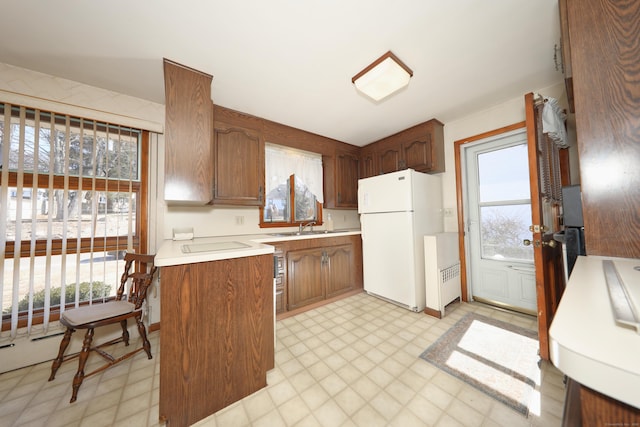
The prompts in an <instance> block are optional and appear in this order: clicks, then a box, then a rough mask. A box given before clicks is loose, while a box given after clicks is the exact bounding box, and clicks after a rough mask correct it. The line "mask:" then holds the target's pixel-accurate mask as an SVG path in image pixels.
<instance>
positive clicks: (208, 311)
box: [160, 255, 274, 426]
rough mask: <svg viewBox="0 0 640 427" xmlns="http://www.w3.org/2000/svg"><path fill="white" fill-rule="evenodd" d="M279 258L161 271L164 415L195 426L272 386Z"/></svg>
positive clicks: (174, 422) (174, 421)
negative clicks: (275, 278) (268, 379)
mask: <svg viewBox="0 0 640 427" xmlns="http://www.w3.org/2000/svg"><path fill="white" fill-rule="evenodd" d="M272 275H273V257H272V256H271V255H261V256H257V257H247V258H237V259H231V260H222V261H213V262H206V263H197V264H187V265H179V266H172V267H163V268H162V269H161V283H162V292H163V298H161V328H160V349H161V350H160V354H161V355H162V363H161V364H160V417H161V419H163V420H168V422H169V424H170V425H171V426H187V425H191V424H193V423H195V422H196V421H198V420H200V419H202V418H205V417H207V416H208V415H210V414H212V413H214V412H216V411H218V410H219V409H222V408H224V407H226V406H228V405H229V404H231V403H233V402H235V401H237V400H239V399H241V398H243V397H245V396H247V395H249V394H251V393H253V392H255V391H257V390H259V389H260V388H262V387H265V386H266V371H267V370H269V369H271V368H273V366H274V354H273V351H274V348H273V345H274V341H273V340H274V330H273V282H272Z"/></svg>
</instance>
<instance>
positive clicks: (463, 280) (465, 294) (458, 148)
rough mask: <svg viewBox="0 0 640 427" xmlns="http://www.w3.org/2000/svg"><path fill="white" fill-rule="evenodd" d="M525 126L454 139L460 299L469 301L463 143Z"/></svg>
mask: <svg viewBox="0 0 640 427" xmlns="http://www.w3.org/2000/svg"><path fill="white" fill-rule="evenodd" d="M524 127H526V122H518V123H514V124H512V125H508V126H504V127H501V128H498V129H494V130H490V131H488V132H483V133H480V134H477V135H474V136H470V137H468V138H463V139H459V140H457V141H455V142H454V143H453V145H454V149H453V150H454V152H453V154H454V157H455V169H456V170H455V173H456V203H457V208H458V209H457V210H458V248H459V251H460V286H461V299H462V301H469V291H468V287H467V257H466V251H465V245H464V236H465V227H464V206H463V200H464V197H463V193H462V167H461V156H462V154H461V152H462V146H463V145H464V144H469V143H471V142H476V141H480V140H482V139H485V138H489V137H492V136H496V135H500V134H503V133H507V132H511V131H513V130H517V129H522V128H524Z"/></svg>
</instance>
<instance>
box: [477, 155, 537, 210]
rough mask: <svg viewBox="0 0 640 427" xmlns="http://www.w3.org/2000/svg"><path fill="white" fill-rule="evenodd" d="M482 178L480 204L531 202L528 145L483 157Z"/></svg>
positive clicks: (480, 180)
mask: <svg viewBox="0 0 640 427" xmlns="http://www.w3.org/2000/svg"><path fill="white" fill-rule="evenodd" d="M478 175H479V177H478V178H479V180H478V181H479V183H480V189H479V191H480V203H487V202H497V201H504V200H523V199H529V198H530V197H531V195H530V193H529V160H528V155H527V144H520V145H515V146H513V147H508V148H503V149H500V150H495V151H490V152H487V153H482V154H479V155H478Z"/></svg>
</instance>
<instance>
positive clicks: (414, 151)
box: [402, 135, 432, 172]
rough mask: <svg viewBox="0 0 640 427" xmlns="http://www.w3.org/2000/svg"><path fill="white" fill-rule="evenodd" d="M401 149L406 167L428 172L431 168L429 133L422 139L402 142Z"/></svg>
mask: <svg viewBox="0 0 640 427" xmlns="http://www.w3.org/2000/svg"><path fill="white" fill-rule="evenodd" d="M402 149H403V155H404V163H405V166H406V167H407V168H409V169H414V170H417V171H418V172H429V171H430V170H431V167H432V160H431V135H427V136H426V137H425V138H424V139H422V140H417V141H412V142H410V143H407V144H403V145H402Z"/></svg>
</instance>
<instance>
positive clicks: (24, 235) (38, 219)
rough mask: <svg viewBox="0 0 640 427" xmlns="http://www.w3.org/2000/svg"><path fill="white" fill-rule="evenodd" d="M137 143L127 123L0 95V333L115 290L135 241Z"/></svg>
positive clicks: (27, 330) (28, 330) (44, 323)
mask: <svg viewBox="0 0 640 427" xmlns="http://www.w3.org/2000/svg"><path fill="white" fill-rule="evenodd" d="M140 142H141V131H140V130H137V129H131V128H127V127H123V126H120V125H114V124H109V123H104V122H96V121H92V120H86V119H83V118H78V117H71V116H68V115H66V116H65V115H59V114H55V113H51V112H45V111H40V110H37V109H31V108H26V107H22V106H15V105H10V104H0V153H1V157H0V168H1V173H0V180H1V181H0V183H1V187H0V207H1V210H0V301H1V303H2V315H3V328H2V335H1V336H0V339H1V340H7V339H9V340H11V339H14V338H15V337H16V336H17V335H18V334H19V330H20V333H21V334H22V333H24V334H26V335H32V334H34V333H36V332H39V333H45V334H46V333H47V331H48V328H49V326H50V322H51V320H52V318H53V317H54V315H55V316H57V315H59V313H61V312H62V311H64V310H65V308H66V307H77V306H78V305H80V304H93V303H97V302H104V301H106V300H107V299H108V298H109V297H111V296H112V295H115V291H116V287H117V284H118V282H119V276H120V274H121V273H122V269H123V262H122V261H121V257H122V255H123V253H124V251H126V250H135V249H136V247H137V245H138V244H139V235H138V234H139V228H140V227H139V206H138V200H139V194H140V189H141V183H140V170H139V169H140V168H139V165H140ZM56 318H57V317H56ZM7 325H9V327H7ZM23 327H24V329H20V328H23Z"/></svg>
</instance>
